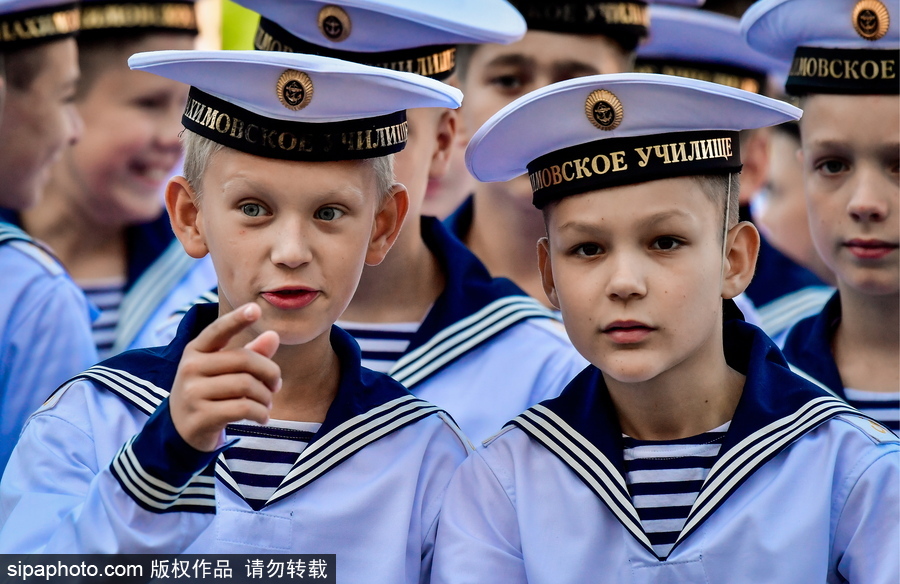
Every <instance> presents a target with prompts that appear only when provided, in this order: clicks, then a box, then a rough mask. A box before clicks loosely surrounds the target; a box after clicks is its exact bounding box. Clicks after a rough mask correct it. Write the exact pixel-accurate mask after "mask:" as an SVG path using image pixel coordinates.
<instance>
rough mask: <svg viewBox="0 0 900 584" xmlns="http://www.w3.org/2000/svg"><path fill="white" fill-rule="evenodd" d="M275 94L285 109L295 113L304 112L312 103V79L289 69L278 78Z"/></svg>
mask: <svg viewBox="0 0 900 584" xmlns="http://www.w3.org/2000/svg"><path fill="white" fill-rule="evenodd" d="M275 93H276V94H277V95H278V101H280V102H281V104H282V105H283V106H284V107H286V108H288V109H289V110H293V111H297V110H302V109H303V108H305V107H306V106H308V105H309V102H310V101H312V96H313V84H312V79H310V78H309V75H307V74H306V73H303V72H301V71H295V70H293V69H288V70H287V71H285V72H284V73H282V74H281V77H279V78H278V83H276V84H275Z"/></svg>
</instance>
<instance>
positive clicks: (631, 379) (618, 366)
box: [595, 359, 664, 383]
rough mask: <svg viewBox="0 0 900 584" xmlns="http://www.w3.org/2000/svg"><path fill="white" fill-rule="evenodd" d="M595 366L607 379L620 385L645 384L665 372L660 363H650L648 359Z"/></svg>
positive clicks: (608, 362) (604, 363)
mask: <svg viewBox="0 0 900 584" xmlns="http://www.w3.org/2000/svg"><path fill="white" fill-rule="evenodd" d="M595 366H596V367H597V368H598V369H599V370H600V371H602V372H603V375H604V376H605V377H606V378H607V379H613V380H615V381H617V382H619V383H645V382H647V381H651V380H653V379H655V378H656V377H658V376H659V375H660V374H661V373H663V371H664V368H663V367H662V366H661V365H660V363H659V362H658V361H652V362H650V361H648V360H647V359H627V360H617V361H608V360H604V361H603V362H602V363H595Z"/></svg>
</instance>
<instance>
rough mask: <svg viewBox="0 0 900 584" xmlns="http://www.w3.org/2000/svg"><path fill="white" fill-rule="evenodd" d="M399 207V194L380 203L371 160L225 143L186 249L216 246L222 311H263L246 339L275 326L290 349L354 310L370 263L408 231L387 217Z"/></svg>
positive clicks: (209, 172)
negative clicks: (274, 152) (298, 156)
mask: <svg viewBox="0 0 900 584" xmlns="http://www.w3.org/2000/svg"><path fill="white" fill-rule="evenodd" d="M169 190H170V193H169V194H170V196H171V191H172V187H171V185H170V189H169ZM395 203H396V201H395V200H394V199H393V198H389V199H387V201H386V202H385V204H384V205H383V206H382V208H381V209H377V208H376V206H377V196H376V192H375V174H374V170H373V169H372V167H371V165H370V164H366V163H362V162H315V163H312V162H294V161H280V160H273V159H269V158H263V157H258V156H252V155H249V154H243V153H240V152H237V151H235V150H231V149H224V150H222V151H220V152H218V153H216V154H215V155H214V156H213V157H212V160H211V161H210V163H209V166H208V167H207V170H206V172H205V174H204V177H203V192H202V196H201V199H200V201H199V204H198V205H197V207H196V208H197V209H198V211H197V218H196V221H195V222H196V225H197V228H196V229H197V232H198V241H197V242H196V243H197V244H199V245H200V248H195V247H192V246H193V245H194V244H193V243H191V242H188V243H187V244H185V249H186V250H187V251H188V253H191V255H195V256H196V255H198V254H202V253H205V252H206V251H208V252H209V254H210V256H211V258H212V261H213V264H214V266H215V269H216V275H217V276H218V281H219V299H220V304H221V309H220V310H221V313H222V314H224V313H226V312H228V311H230V310H232V309H233V308H235V307H238V306H240V305H242V304H244V303H246V302H255V303H256V304H258V305H259V306H260V308H261V309H262V317H261V318H260V320H259V321H257V322H256V323H255V324H254V325H253V327H252V328H253V330H252V331H248V332H247V334H248V338H247V339H245V342H246V341H249V340H250V338H253V337H255V336H256V335H258V334H259V333H261V332H263V331H266V330H274V331H275V332H277V333H278V334H279V336H280V338H281V344H282V345H295V344H301V343H306V342H309V341H310V340H312V339H314V338H316V337H318V336H320V335H321V334H323V333H327V331H328V330H329V329H330V327H331V325H332V323H334V322H335V321H336V320H337V319H338V317H339V316H340V315H341V313H343V312H344V309H345V308H346V307H347V305H348V304H349V302H350V299H351V297H352V296H353V293H354V291H355V290H356V286H357V284H358V283H359V277H360V274H361V272H362V269H363V265H364V264H366V263H370V264H376V263H378V262H380V261H381V260H382V259H383V258H384V254H386V253H387V250H388V249H389V248H390V244H391V243H392V242H393V239H394V237H396V233H395V231H396V230H398V229H399V224H397V225H394V224H393V223H391V222H390V217H388V218H387V219H385V213H386V212H387V211H385V209H389V208H390V207H391V205H393V204H395ZM171 213H172V210H171V204H170V214H171ZM399 220H400V221H402V214H401V215H400V218H399ZM180 237H181V235H180ZM182 242H183V243H184V242H185V240H184V238H182Z"/></svg>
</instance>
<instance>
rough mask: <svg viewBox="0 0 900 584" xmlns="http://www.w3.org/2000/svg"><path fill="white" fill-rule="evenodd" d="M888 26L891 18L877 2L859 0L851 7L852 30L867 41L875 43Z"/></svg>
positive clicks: (883, 6)
mask: <svg viewBox="0 0 900 584" xmlns="http://www.w3.org/2000/svg"><path fill="white" fill-rule="evenodd" d="M890 26H891V16H890V14H889V13H888V9H887V7H885V5H884V4H882V3H881V2H879V0H859V2H857V3H856V6H854V7H853V28H854V30H856V34H858V35H859V36H861V37H862V38H864V39H866V40H867V41H877V40H878V39H880V38H881V37H883V36H884V35H886V34H887V31H888V28H890Z"/></svg>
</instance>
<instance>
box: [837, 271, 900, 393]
mask: <svg viewBox="0 0 900 584" xmlns="http://www.w3.org/2000/svg"><path fill="white" fill-rule="evenodd" d="M838 288H839V290H840V292H841V322H840V324H839V325H838V328H837V331H835V334H834V338H833V339H832V353H833V354H834V361H835V363H836V364H837V367H838V371H840V374H841V381H842V382H843V384H844V387H850V388H853V389H860V390H866V391H880V392H894V391H898V390H900V360H898V359H897V355H898V354H900V295H898V294H888V295H883V296H871V295H866V294H861V293H860V292H858V291H856V290H854V289H852V288H850V287H849V286H846V285H843V284H842V283H841V282H838Z"/></svg>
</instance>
